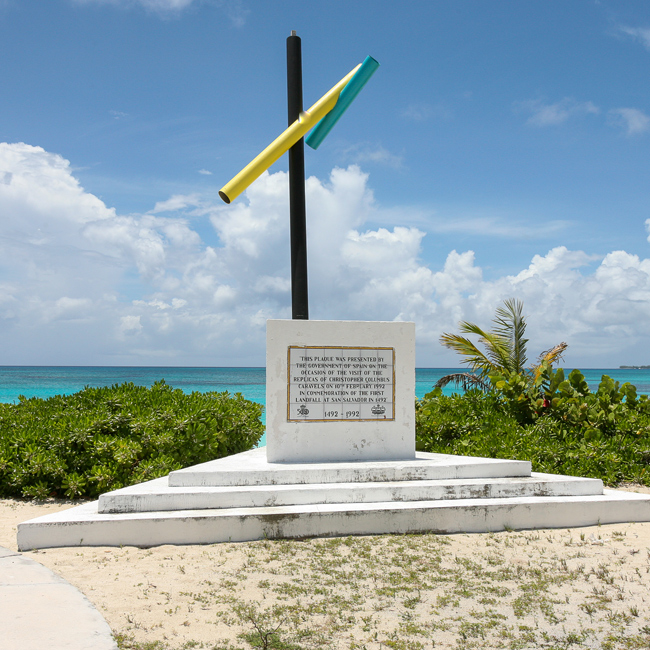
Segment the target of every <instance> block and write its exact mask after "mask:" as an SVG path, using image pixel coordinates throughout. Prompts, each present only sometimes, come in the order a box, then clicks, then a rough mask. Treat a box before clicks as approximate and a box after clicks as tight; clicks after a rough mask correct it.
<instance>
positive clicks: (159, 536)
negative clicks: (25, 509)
mask: <svg viewBox="0 0 650 650" xmlns="http://www.w3.org/2000/svg"><path fill="white" fill-rule="evenodd" d="M97 503H98V502H97V501H95V502H92V503H88V504H85V505H83V506H78V507H76V508H71V509H70V510H64V511H62V512H57V513H54V514H51V515H45V516H43V517H39V518H38V519H33V520H31V521H28V522H25V523H22V524H19V525H18V548H19V550H21V551H27V550H30V549H35V548H50V547H56V546H82V545H83V546H121V545H128V546H141V547H148V546H157V545H161V544H213V543H217V542H227V541H233V542H240V541H250V540H256V539H264V538H269V539H273V538H301V537H327V536H342V535H374V534H382V533H417V532H435V533H458V532H468V533H478V532H488V531H501V530H504V529H505V528H512V529H529V528H573V527H577V526H589V525H595V524H598V523H601V524H609V523H620V522H629V521H650V497H649V496H648V495H643V494H634V493H625V492H616V491H612V490H605V491H604V494H602V495H598V496H563V497H516V498H501V499H456V500H444V501H418V502H411V501H407V502H393V503H385V502H380V503H363V504H359V503H353V504H325V505H307V506H302V505H294V506H276V507H270V508H269V507H267V508H231V509H222V510H177V511H172V512H147V513H127V514H101V513H99V512H98V510H97Z"/></svg>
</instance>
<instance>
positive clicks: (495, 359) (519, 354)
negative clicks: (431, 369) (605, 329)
mask: <svg viewBox="0 0 650 650" xmlns="http://www.w3.org/2000/svg"><path fill="white" fill-rule="evenodd" d="M523 312H524V303H523V302H521V301H520V300H514V299H512V298H511V299H509V300H506V301H504V303H503V306H502V307H498V308H497V310H496V313H495V316H494V319H493V320H492V323H493V325H494V329H493V330H491V331H487V330H484V329H482V328H481V327H479V326H478V325H476V324H475V323H469V322H467V321H461V322H460V323H459V327H460V331H461V333H462V334H475V335H476V336H478V337H479V341H480V342H481V343H482V344H483V346H484V347H485V353H483V352H481V350H480V349H479V348H478V347H476V345H475V344H474V343H473V342H472V341H471V340H470V339H468V338H466V337H464V336H461V335H460V334H449V333H447V332H445V333H444V334H443V335H442V336H441V337H440V343H442V345H444V346H445V347H446V348H449V349H451V350H454V351H455V352H458V354H460V356H461V357H462V363H464V364H466V365H468V366H469V367H470V368H471V369H472V371H473V372H472V373H466V372H462V373H454V374H451V375H446V376H445V377H442V378H441V379H440V380H438V382H437V383H436V385H435V388H444V387H445V386H446V385H447V384H449V383H455V384H456V385H457V386H461V387H462V389H463V390H470V389H471V388H480V389H481V390H489V388H490V384H489V381H487V378H488V377H489V376H490V375H492V374H494V373H500V374H505V375H507V376H509V375H518V376H519V377H521V378H522V380H525V381H527V382H529V383H532V382H534V381H535V380H536V379H537V378H538V377H539V374H540V372H541V370H542V367H543V364H544V363H546V364H547V365H548V364H552V363H554V362H555V361H559V360H560V359H561V358H562V354H563V353H564V351H565V350H566V348H567V344H566V343H559V344H558V345H555V346H554V347H552V348H551V349H550V350H546V351H544V352H542V353H541V354H540V355H539V358H538V360H537V363H536V364H534V365H533V366H531V368H529V369H526V368H525V366H526V362H527V360H528V359H527V345H528V339H527V338H524V334H525V333H526V318H525V317H524V313H523Z"/></svg>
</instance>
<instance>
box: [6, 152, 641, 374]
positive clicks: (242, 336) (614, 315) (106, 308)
mask: <svg viewBox="0 0 650 650" xmlns="http://www.w3.org/2000/svg"><path fill="white" fill-rule="evenodd" d="M306 195H307V203H308V238H309V239H308V247H309V270H310V307H311V316H312V318H315V319H318V318H320V319H360V320H395V319H398V320H412V321H415V323H416V326H417V340H418V355H419V356H418V362H419V363H420V364H421V365H430V366H453V365H456V364H457V359H456V358H455V357H454V356H453V354H451V353H449V352H448V351H446V350H444V349H443V348H441V346H440V345H439V343H438V338H439V336H440V334H441V333H442V332H445V331H456V330H457V325H458V321H459V320H462V319H466V320H471V321H476V322H478V323H481V324H483V325H485V326H489V325H490V321H491V318H492V316H493V314H494V309H495V307H496V306H497V305H498V304H499V303H500V302H501V301H502V300H503V299H505V298H508V297H517V298H520V299H522V300H523V301H524V303H525V305H526V311H527V314H528V319H529V324H530V325H529V333H530V338H531V346H532V347H533V348H535V349H538V350H542V349H544V348H547V347H550V346H551V345H553V344H555V343H557V342H559V341H562V340H566V341H568V342H569V344H570V348H569V350H570V354H572V355H574V356H575V358H577V359H578V360H579V362H580V363H581V364H583V365H603V366H607V365H611V364H618V363H623V362H625V361H629V360H630V359H633V360H638V359H639V358H640V355H642V354H647V355H648V356H650V333H648V331H647V323H648V321H649V320H650V259H643V258H640V257H639V256H636V255H632V254H629V253H627V252H625V251H612V252H609V253H608V254H606V255H605V256H600V257H599V256H594V255H591V254H588V253H586V252H583V251H572V250H569V249H567V248H566V247H562V246H560V247H556V248H553V249H552V250H550V251H547V252H545V253H544V254H539V255H535V256H534V257H533V259H532V260H531V262H530V264H529V265H528V266H527V267H526V268H524V269H521V270H520V271H519V272H517V273H515V274H513V275H509V276H504V277H501V278H497V279H491V280H488V279H486V278H485V277H484V274H483V270H482V268H481V266H480V264H478V263H477V260H476V256H475V254H474V253H473V252H472V251H455V250H454V251H451V252H450V253H449V254H448V255H447V257H446V259H445V260H444V263H441V264H440V265H439V266H436V267H435V268H432V267H431V266H430V265H427V264H425V263H424V262H423V261H422V260H421V257H420V255H421V249H422V242H423V240H424V238H425V237H426V236H427V234H426V229H425V228H426V226H425V227H419V228H415V227H404V226H395V227H392V226H391V227H377V228H371V227H369V226H368V224H369V223H372V222H373V221H375V216H376V215H377V213H378V212H379V210H380V209H379V207H378V206H377V205H376V204H375V200H374V197H373V194H372V191H371V189H370V188H369V179H368V175H367V174H366V173H364V172H363V171H362V170H361V168H359V167H358V166H355V165H351V166H350V167H348V168H347V169H338V168H337V169H334V170H333V171H332V173H331V174H330V176H329V178H328V179H326V180H321V179H318V178H314V177H312V178H309V179H308V180H307V186H306ZM287 203H288V198H287V176H286V173H284V172H278V173H275V174H269V173H265V174H263V175H262V176H261V177H260V179H259V180H258V181H257V182H256V183H254V184H253V185H252V186H251V187H250V188H249V190H248V191H247V192H246V194H245V195H244V196H243V197H242V198H241V199H240V200H238V201H237V202H236V203H234V204H233V205H229V206H225V205H223V204H216V203H211V202H210V201H208V200H207V199H204V198H203V197H201V196H199V195H196V194H192V195H177V196H172V197H170V198H168V199H165V200H161V201H160V202H159V203H157V204H156V205H155V206H154V208H153V209H152V210H151V212H149V213H146V214H141V215H120V214H117V213H116V212H115V210H113V209H111V208H109V207H107V206H106V205H105V204H104V203H103V202H102V201H101V200H99V199H98V198H97V197H95V196H93V195H92V194H90V193H88V192H86V191H84V189H83V188H82V187H81V186H80V184H79V182H78V181H77V180H76V179H75V178H74V175H73V172H72V170H71V168H70V164H69V163H68V161H66V160H65V159H63V158H62V157H61V156H59V155H56V154H52V153H49V152H47V151H45V150H43V149H42V148H40V147H33V146H30V145H26V144H6V143H4V144H0V216H1V217H2V218H1V219H0V332H2V336H3V341H4V344H5V345H4V351H5V352H4V356H3V360H4V362H5V363H16V364H26V363H36V364H38V363H43V364H48V363H55V364H56V363H60V364H65V363H70V364H77V363H79V364H84V363H88V364H93V363H95V364H120V363H122V364H134V365H137V364H142V363H151V362H154V363H155V362H159V363H176V364H188V365H192V364H196V365H258V364H259V365H261V364H263V363H264V341H265V336H264V330H265V322H266V319H268V318H289V317H290V303H291V301H290V282H289V272H290V269H289V267H290V254H289V233H288V218H287V214H288V205H287ZM197 219H202V220H204V222H206V223H208V224H210V225H211V226H212V228H213V229H214V232H215V238H214V241H216V242H217V243H216V244H214V245H207V244H206V242H205V241H204V240H203V239H202V238H201V236H200V235H199V234H198V232H197V230H195V229H194V227H193V224H194V223H196V220H197ZM646 227H647V228H648V237H649V240H650V219H648V221H647V222H646ZM202 231H204V228H203V229H202ZM626 355H628V356H626ZM569 359H570V357H569ZM590 359H591V360H593V361H592V362H591V364H590V363H589V360H590Z"/></svg>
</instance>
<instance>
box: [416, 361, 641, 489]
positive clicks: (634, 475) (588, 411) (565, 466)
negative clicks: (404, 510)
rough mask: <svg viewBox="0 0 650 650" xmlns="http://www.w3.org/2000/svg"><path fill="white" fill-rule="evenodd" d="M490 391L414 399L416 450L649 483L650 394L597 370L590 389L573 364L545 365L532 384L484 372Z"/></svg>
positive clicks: (435, 393)
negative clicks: (598, 376)
mask: <svg viewBox="0 0 650 650" xmlns="http://www.w3.org/2000/svg"><path fill="white" fill-rule="evenodd" d="M491 379H492V382H493V385H494V390H493V391H491V392H489V393H482V392H480V391H469V392H467V393H465V394H464V395H458V394H455V395H452V396H444V395H442V392H441V391H440V389H437V390H435V391H433V392H432V393H429V394H428V395H426V396H425V398H424V399H423V400H420V401H418V402H416V445H417V449H418V450H419V451H429V452H437V453H445V454H463V455H469V456H485V457H490V458H510V459H516V460H530V461H531V463H532V466H533V471H537V472H548V473H551V474H568V475H573V476H587V477H594V478H601V479H603V481H604V482H605V483H606V484H608V485H617V484H619V483H622V482H637V483H644V484H646V485H650V469H648V468H649V466H650V400H649V399H648V397H647V396H646V395H641V396H640V397H639V396H637V394H636V389H635V387H634V386H632V385H631V384H627V383H626V384H623V385H622V386H621V385H619V382H616V381H614V380H612V379H611V378H610V377H608V376H607V375H603V377H602V380H601V382H600V385H599V386H598V390H597V391H596V392H593V393H592V392H591V391H590V390H589V387H588V386H587V383H586V381H585V380H584V376H583V375H582V373H580V372H579V371H577V370H574V371H573V372H572V373H571V374H570V375H569V377H568V379H565V378H564V372H563V371H562V370H557V371H553V370H552V368H550V367H549V368H545V369H544V372H543V373H542V374H541V375H540V379H539V382H538V385H537V386H532V387H531V386H530V385H528V386H527V385H526V383H525V382H522V381H520V378H519V377H518V376H517V375H503V374H502V375H499V376H492V377H491Z"/></svg>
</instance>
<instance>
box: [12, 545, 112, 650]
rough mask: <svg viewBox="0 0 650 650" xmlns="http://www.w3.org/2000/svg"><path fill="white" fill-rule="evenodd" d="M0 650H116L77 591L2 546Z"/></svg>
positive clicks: (91, 607) (101, 621)
mask: <svg viewBox="0 0 650 650" xmlns="http://www.w3.org/2000/svg"><path fill="white" fill-rule="evenodd" d="M0 639H2V640H1V641H0V646H1V647H2V650H117V644H116V643H115V641H114V640H113V636H112V634H111V629H110V628H109V627H108V623H106V621H105V620H104V618H103V617H102V615H101V614H100V613H99V612H98V611H97V610H96V609H95V607H94V605H93V604H92V603H91V602H90V601H89V600H88V599H87V598H86V597H85V596H84V595H83V594H82V593H81V592H80V591H79V590H78V589H76V588H75V587H73V586H72V585H71V584H69V583H68V582H66V581H65V580H64V579H63V578H61V577H60V576H58V575H56V574H55V573H52V571H50V570H49V569H47V568H46V567H44V566H43V565H42V564H39V563H38V562H34V560H30V559H28V558H26V557H24V556H23V555H22V554H21V553H17V552H16V551H10V550H9V549H7V548H4V547H2V546H0Z"/></svg>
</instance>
